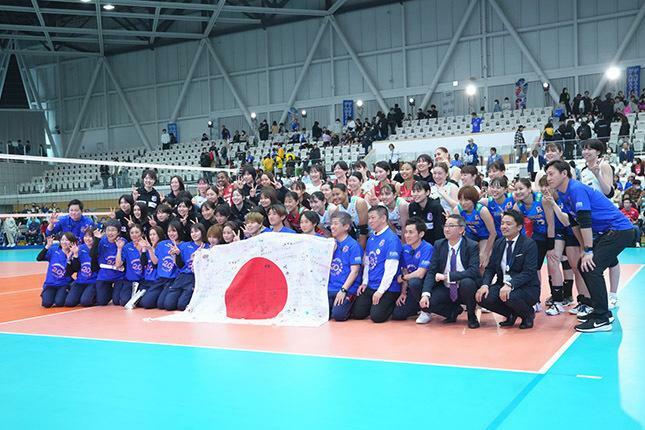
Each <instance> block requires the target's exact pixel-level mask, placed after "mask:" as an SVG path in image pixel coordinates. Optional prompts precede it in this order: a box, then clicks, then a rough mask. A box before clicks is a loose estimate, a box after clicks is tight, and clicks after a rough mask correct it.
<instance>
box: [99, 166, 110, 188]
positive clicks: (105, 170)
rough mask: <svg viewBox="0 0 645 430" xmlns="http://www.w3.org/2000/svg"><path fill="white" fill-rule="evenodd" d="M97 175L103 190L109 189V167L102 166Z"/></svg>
mask: <svg viewBox="0 0 645 430" xmlns="http://www.w3.org/2000/svg"><path fill="white" fill-rule="evenodd" d="M99 175H100V176H101V180H102V181H103V189H107V188H109V187H110V182H109V181H110V167H109V166H106V165H103V166H101V167H99Z"/></svg>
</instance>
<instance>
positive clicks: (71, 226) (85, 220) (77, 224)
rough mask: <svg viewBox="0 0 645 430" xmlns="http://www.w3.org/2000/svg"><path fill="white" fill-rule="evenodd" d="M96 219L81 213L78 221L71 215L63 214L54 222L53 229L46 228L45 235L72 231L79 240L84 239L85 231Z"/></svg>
mask: <svg viewBox="0 0 645 430" xmlns="http://www.w3.org/2000/svg"><path fill="white" fill-rule="evenodd" d="M93 226H94V221H92V219H91V218H89V217H86V216H85V215H81V218H80V219H79V220H78V221H74V220H73V219H72V218H71V217H70V216H69V215H63V216H61V217H60V218H58V222H57V223H56V224H54V227H53V228H52V231H49V229H47V230H45V236H51V235H52V234H57V233H67V232H71V233H73V234H74V236H76V238H77V239H78V240H79V241H82V240H83V233H85V230H87V229H88V227H93Z"/></svg>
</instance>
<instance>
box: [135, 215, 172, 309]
mask: <svg viewBox="0 0 645 430" xmlns="http://www.w3.org/2000/svg"><path fill="white" fill-rule="evenodd" d="M165 238H166V236H165V235H164V232H163V229H162V228H161V227H150V230H148V240H147V241H144V244H143V247H142V248H141V266H142V267H143V282H142V283H141V284H140V286H139V289H141V290H146V293H145V294H144V295H143V297H141V300H139V307H142V308H144V309H152V308H156V307H157V299H158V298H159V294H161V291H162V289H163V286H164V279H162V278H159V273H158V271H157V264H158V262H159V259H158V258H157V253H156V250H157V246H158V245H159V242H161V241H162V240H164V239H165Z"/></svg>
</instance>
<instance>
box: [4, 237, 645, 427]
mask: <svg viewBox="0 0 645 430" xmlns="http://www.w3.org/2000/svg"><path fill="white" fill-rule="evenodd" d="M12 252H20V251H12ZM0 258H2V257H0ZM621 261H623V262H628V263H629V264H643V263H645V250H642V251H641V250H639V249H629V250H626V251H625V252H624V254H623V255H622V256H621ZM619 297H620V307H619V309H618V310H617V311H616V312H615V314H616V316H617V319H616V322H615V323H614V330H613V331H612V332H609V333H596V334H583V335H580V336H577V337H574V338H573V339H574V340H573V342H572V343H571V344H570V345H568V348H566V349H565V350H564V352H563V353H562V355H560V356H559V357H555V358H554V360H555V361H554V363H553V365H552V366H551V367H550V368H548V370H546V371H545V372H542V373H540V372H517V371H500V370H485V369H475V368H462V367H456V366H435V365H425V364H424V365H420V364H407V363H398V362H384V361H377V360H361V359H348V358H332V357H315V356H304V355H295V354H280V353H263V352H252V351H232V350H221V349H213V348H200V347H185V346H171V345H160V344H147V343H146V344H143V343H133V342H118V341H105V340H94V339H76V338H68V337H52V336H41V335H23V334H9V333H2V326H3V324H0V428H2V429H7V430H9V429H11V430H13V429H110V430H114V429H259V430H264V429H276V430H286V429H303V430H304V429H312V430H313V429H316V430H317V429H321V430H322V429H324V430H333V429H349V430H353V429H369V430H374V429H392V430H399V429H415V430H416V429H469V430H470V429H513V430H515V429H546V430H553V429H578V428H581V429H585V430H588V429H617V430H628V429H643V428H645V354H644V352H645V324H643V305H644V304H645V270H639V271H638V272H637V273H636V275H635V276H634V277H633V278H632V279H631V281H630V282H629V283H628V285H626V286H625V287H624V288H623V290H622V291H621V292H620V295H619ZM0 300H2V296H1V295H0ZM96 323H97V324H100V321H97V322H96ZM386 324H387V323H386ZM378 329H379V326H374V330H378ZM536 329H537V330H539V327H537V326H536ZM491 335H494V333H491ZM423 341H424V339H423V334H422V332H421V331H420V334H419V336H418V337H417V338H414V339H409V342H423ZM387 347H388V346H387V345H383V348H387ZM477 353H478V351H463V354H477Z"/></svg>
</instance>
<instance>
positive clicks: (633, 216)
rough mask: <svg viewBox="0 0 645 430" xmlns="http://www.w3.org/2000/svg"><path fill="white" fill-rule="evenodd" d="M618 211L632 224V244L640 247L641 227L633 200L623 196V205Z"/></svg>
mask: <svg viewBox="0 0 645 430" xmlns="http://www.w3.org/2000/svg"><path fill="white" fill-rule="evenodd" d="M620 211H621V212H622V213H623V215H625V216H626V217H627V219H628V220H630V221H631V222H632V224H633V225H634V246H638V247H640V243H641V228H640V224H641V223H640V220H639V218H640V215H639V214H638V210H637V209H636V208H635V207H634V202H633V201H632V200H631V199H630V198H629V197H624V198H623V205H622V207H621V208H620Z"/></svg>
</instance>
